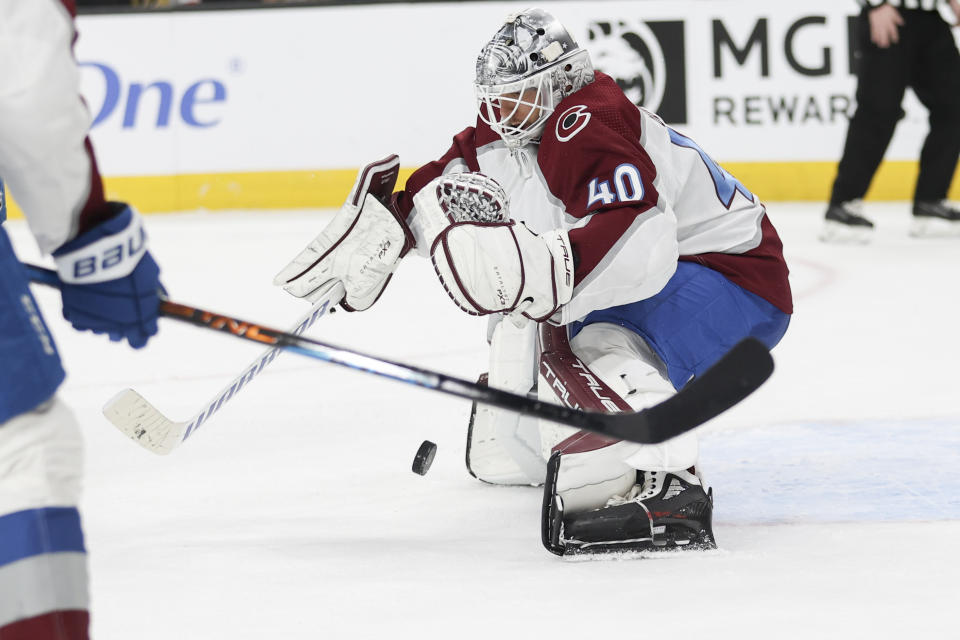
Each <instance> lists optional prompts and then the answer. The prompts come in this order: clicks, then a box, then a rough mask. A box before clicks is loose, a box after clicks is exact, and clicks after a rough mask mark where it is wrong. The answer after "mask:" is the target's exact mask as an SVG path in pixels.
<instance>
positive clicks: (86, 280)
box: [53, 203, 166, 349]
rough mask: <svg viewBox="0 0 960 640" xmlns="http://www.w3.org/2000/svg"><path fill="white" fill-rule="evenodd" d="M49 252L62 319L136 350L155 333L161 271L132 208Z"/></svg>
mask: <svg viewBox="0 0 960 640" xmlns="http://www.w3.org/2000/svg"><path fill="white" fill-rule="evenodd" d="M111 205H112V206H114V207H115V208H116V209H117V211H118V213H117V215H115V216H114V217H113V218H110V219H109V220H107V221H106V222H102V223H100V224H99V225H97V226H96V227H94V228H92V229H89V230H88V231H85V232H84V233H82V234H80V235H79V236H77V237H76V238H74V239H73V240H71V241H69V242H67V243H66V244H64V245H63V246H62V247H60V248H59V249H57V250H56V251H54V252H53V258H54V260H55V261H56V264H57V272H58V273H59V275H60V280H61V281H62V283H63V284H62V286H61V289H60V291H61V295H62V297H63V317H64V318H66V319H67V320H68V321H69V322H70V324H72V325H73V328H74V329H77V330H78V331H86V330H90V331H93V332H94V333H101V334H102V333H106V334H107V335H109V336H110V339H111V340H113V341H120V340H123V339H124V338H126V340H127V342H129V343H130V346H131V347H133V348H134V349H139V348H140V347H142V346H144V345H145V344H147V340H148V339H149V338H150V336H152V335H154V334H155V333H156V332H157V315H158V311H159V308H160V296H161V295H164V294H165V293H166V291H164V289H163V285H161V284H160V269H159V267H157V263H156V262H154V260H153V257H152V256H151V255H150V252H149V251H147V235H146V232H145V231H144V229H143V225H142V222H141V219H140V216H139V215H138V214H137V213H136V211H134V210H133V209H132V208H131V207H129V206H127V205H124V204H120V203H111Z"/></svg>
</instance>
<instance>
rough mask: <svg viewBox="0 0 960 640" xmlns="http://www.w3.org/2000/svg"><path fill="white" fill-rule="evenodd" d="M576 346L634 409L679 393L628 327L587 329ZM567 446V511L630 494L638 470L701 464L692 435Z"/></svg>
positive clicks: (560, 490) (562, 489)
mask: <svg viewBox="0 0 960 640" xmlns="http://www.w3.org/2000/svg"><path fill="white" fill-rule="evenodd" d="M571 348H572V349H573V352H574V354H576V355H577V357H579V358H580V359H581V360H582V361H583V362H584V363H585V364H586V365H587V366H588V367H590V370H591V371H593V373H594V374H596V375H597V376H598V377H599V378H600V379H601V380H603V381H604V383H606V384H607V385H608V386H609V387H610V388H611V389H613V390H614V391H616V392H617V393H618V394H619V395H620V397H621V398H623V399H624V400H625V401H626V402H627V403H628V404H629V405H630V406H631V407H632V408H633V409H634V410H640V409H643V408H645V407H648V406H651V405H653V404H656V403H658V402H662V401H663V400H665V399H667V398H668V397H670V396H671V395H673V394H674V393H675V390H674V388H673V385H672V384H671V383H670V381H669V379H668V378H667V375H666V367H665V366H664V364H663V362H662V361H661V360H660V358H659V357H658V356H657V355H656V354H655V353H654V352H653V350H651V349H650V347H649V346H648V345H647V344H646V342H644V340H643V339H642V338H641V337H640V336H638V335H637V334H635V333H633V332H632V331H630V330H628V329H625V328H622V327H619V326H617V325H613V324H606V323H598V324H592V325H588V326H587V327H585V328H584V329H583V330H582V331H581V332H580V333H579V334H577V336H576V338H574V339H573V340H572V341H571ZM567 434H568V435H569V432H567ZM565 446H566V447H567V449H568V451H567V452H564V453H563V455H562V456H561V458H560V468H559V471H558V473H557V481H556V491H557V494H559V495H560V496H561V497H562V498H563V504H564V511H565V512H566V513H577V512H580V511H585V510H589V509H597V508H600V507H603V506H604V505H605V504H606V503H607V500H609V499H610V498H611V497H613V496H616V495H623V494H626V493H627V492H628V491H630V490H631V488H632V487H633V486H634V485H635V484H636V482H637V473H636V472H637V470H645V471H677V470H680V469H686V468H688V467H691V466H693V465H695V464H696V462H697V456H698V454H699V446H698V443H697V439H696V437H695V436H694V435H692V434H689V435H684V436H681V437H679V438H674V439H672V440H670V441H668V442H664V443H662V444H657V445H640V444H635V443H632V442H617V443H615V444H611V445H607V446H603V447H599V448H592V449H587V450H583V448H582V447H578V446H577V445H576V444H573V445H572V446H569V445H565Z"/></svg>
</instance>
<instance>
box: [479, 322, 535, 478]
mask: <svg viewBox="0 0 960 640" xmlns="http://www.w3.org/2000/svg"><path fill="white" fill-rule="evenodd" d="M494 322H496V324H495V325H494V326H493V327H492V331H491V333H490V373H489V379H488V384H489V385H490V386H491V387H495V388H497V389H505V390H507V391H511V392H513V393H520V394H525V393H528V392H529V391H530V390H531V389H532V388H533V384H534V379H535V375H536V374H535V371H536V358H537V345H536V340H537V325H536V323H534V322H531V321H529V320H527V319H526V318H504V319H502V320H499V318H498V321H494ZM467 446H468V454H467V455H468V457H469V459H468V464H469V467H470V471H471V472H473V474H474V475H475V476H477V477H478V478H479V479H480V480H483V481H484V482H490V483H492V484H507V485H516V484H522V485H539V484H542V483H543V479H544V476H545V475H546V471H547V463H546V458H545V457H544V456H543V455H542V447H541V443H540V431H539V428H538V421H537V420H535V419H531V418H527V417H525V416H520V415H519V414H517V413H515V412H513V411H504V410H502V409H496V408H494V407H489V406H486V405H479V406H477V409H476V413H475V415H474V418H473V428H472V430H471V432H470V442H469V443H467Z"/></svg>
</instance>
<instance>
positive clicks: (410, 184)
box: [393, 117, 500, 218]
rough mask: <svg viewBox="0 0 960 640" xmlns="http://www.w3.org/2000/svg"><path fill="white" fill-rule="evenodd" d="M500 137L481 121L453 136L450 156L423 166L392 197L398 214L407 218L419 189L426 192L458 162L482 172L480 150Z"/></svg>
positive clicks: (446, 154) (443, 156)
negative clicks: (425, 188) (449, 167)
mask: <svg viewBox="0 0 960 640" xmlns="http://www.w3.org/2000/svg"><path fill="white" fill-rule="evenodd" d="M499 139H500V137H499V136H498V135H497V134H496V133H494V132H493V130H492V129H491V128H490V127H489V126H488V125H487V124H486V123H484V122H483V121H482V120H481V119H480V118H479V117H478V118H477V123H476V125H475V126H472V127H467V128H466V129H464V130H463V131H461V132H460V133H458V134H456V135H455V136H453V143H452V144H451V145H450V148H449V149H447V152H446V153H444V154H443V155H442V156H440V158H438V159H437V160H433V161H431V162H428V163H427V164H425V165H422V166H421V167H420V168H418V169H417V170H416V171H414V172H413V174H412V175H411V176H410V177H409V178H407V182H406V185H405V186H404V188H403V191H401V192H397V193H395V194H394V196H393V202H394V206H395V207H396V209H397V211H398V212H399V213H400V214H401V215H402V216H403V217H404V218H406V217H407V216H408V215H410V210H411V209H413V196H415V195H416V194H417V192H418V191H420V189H423V187H425V186H426V185H427V183H429V182H430V181H431V180H433V179H434V178H436V177H438V176H440V175H441V174H443V170H444V169H446V168H447V166H448V165H449V164H450V163H451V162H454V161H456V160H458V159H459V160H462V161H463V163H464V164H466V165H467V168H468V169H470V171H480V163H479V161H478V160H477V149H479V148H481V147H483V146H485V145H488V144H490V143H492V142H496V141H497V140H499Z"/></svg>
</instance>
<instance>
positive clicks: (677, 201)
mask: <svg viewBox="0 0 960 640" xmlns="http://www.w3.org/2000/svg"><path fill="white" fill-rule="evenodd" d="M452 171H475V172H480V173H483V174H486V175H488V176H490V177H492V178H494V179H496V180H497V181H498V182H499V183H500V184H501V185H502V186H503V188H504V189H505V191H506V192H507V195H508V196H509V199H510V215H511V217H512V218H513V219H515V220H517V221H518V222H523V223H525V224H526V225H527V226H528V227H529V228H530V229H531V230H532V231H534V232H537V233H542V232H545V231H548V230H550V229H556V228H562V229H564V230H566V231H568V232H569V237H570V243H571V246H572V248H573V251H574V255H575V257H576V272H575V288H574V292H573V297H572V299H571V300H570V302H569V303H568V304H567V305H565V306H564V307H563V308H562V309H561V312H562V313H561V317H560V324H567V323H569V322H573V321H575V320H579V319H581V318H583V317H584V316H586V315H587V314H588V313H590V312H591V311H595V310H598V309H605V308H609V307H612V306H618V305H623V304H628V303H632V302H636V301H639V300H643V299H645V298H648V297H650V296H652V295H655V294H656V293H658V292H659V291H660V290H661V289H662V288H663V286H664V285H665V284H666V282H667V281H668V280H669V279H670V277H671V276H672V275H673V273H674V271H675V270H676V265H677V261H678V260H690V261H695V262H698V263H700V264H703V265H705V266H707V267H710V268H712V269H714V270H716V271H719V272H720V273H722V274H724V275H725V276H726V277H727V278H729V279H730V280H731V281H733V282H735V283H736V284H738V285H740V286H742V287H743V288H745V289H747V290H748V291H751V292H753V293H755V294H757V295H759V296H760V297H762V298H764V299H765V300H767V301H768V302H770V303H772V304H773V305H774V306H776V307H777V308H779V309H780V310H782V311H784V312H785V313H791V312H792V302H791V295H790V288H789V283H788V281H787V267H786V264H785V263H784V260H783V255H782V244H781V242H780V239H779V237H778V236H777V233H776V231H775V230H774V228H773V226H772V225H771V224H770V221H769V220H768V219H767V216H766V213H765V210H764V207H763V205H762V204H761V203H760V201H759V200H758V199H757V198H756V197H755V196H754V195H753V194H752V193H750V191H748V190H747V189H746V188H745V187H744V186H743V185H742V184H741V183H740V182H739V181H737V180H736V178H734V177H733V176H731V175H730V174H729V173H727V172H726V171H725V170H724V169H723V168H722V167H720V166H719V165H718V164H717V163H716V162H714V161H713V159H712V158H710V156H708V155H707V154H706V153H705V152H704V151H703V150H702V149H701V148H700V147H699V146H698V145H697V144H696V143H695V142H694V141H693V140H691V139H690V138H689V137H687V136H685V135H683V134H682V133H680V132H679V131H676V130H675V129H672V128H670V127H668V126H666V125H665V124H664V123H663V122H662V121H661V120H660V119H659V118H658V117H657V116H656V115H654V114H652V113H650V112H648V111H645V110H643V109H638V108H637V107H636V106H635V105H633V104H632V103H630V102H629V100H627V98H626V97H625V96H624V95H623V92H622V91H621V90H620V89H619V87H618V86H617V85H616V83H614V81H613V80H612V79H611V78H609V77H608V76H605V75H604V74H602V73H597V74H596V80H595V82H593V83H592V84H590V85H587V86H586V87H584V88H583V89H581V90H579V91H577V92H575V93H574V94H572V95H571V96H570V97H568V98H566V99H565V100H564V101H563V102H561V103H560V104H559V105H558V106H557V108H556V110H555V111H554V114H553V116H552V117H551V118H550V120H549V121H548V122H547V126H546V129H545V131H544V134H543V137H542V139H541V141H540V143H539V145H527V146H526V147H524V148H522V149H520V150H519V151H516V152H514V153H511V152H510V150H509V149H508V148H507V147H506V145H504V143H503V142H502V141H501V140H500V138H499V137H498V136H497V135H496V134H495V133H494V132H493V131H492V130H490V128H489V127H487V126H486V125H485V124H484V123H483V122H482V121H480V120H478V121H477V124H476V126H475V127H469V128H467V129H466V130H464V131H463V132H461V133H459V134H458V135H457V136H455V138H454V143H453V146H452V147H451V148H450V150H449V151H448V152H447V153H446V154H445V155H444V156H443V157H442V158H441V159H439V160H437V161H435V162H431V163H429V164H427V165H425V166H423V167H421V168H420V169H419V170H418V171H417V172H416V173H414V174H413V176H411V178H410V179H409V180H408V182H407V187H406V191H405V192H404V193H402V194H400V197H399V198H398V202H399V205H400V207H401V211H402V212H403V213H404V214H407V215H408V221H409V222H410V225H411V227H412V228H413V229H414V232H415V234H416V233H417V230H418V219H417V212H416V210H415V208H414V206H413V202H412V200H413V196H414V195H415V193H416V192H417V191H418V190H419V189H421V188H423V187H424V186H425V185H426V184H427V183H428V182H430V180H432V179H433V178H435V177H437V176H438V175H441V174H444V173H449V172H452ZM418 251H420V252H427V251H429V247H428V246H423V243H421V242H419V240H418Z"/></svg>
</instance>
